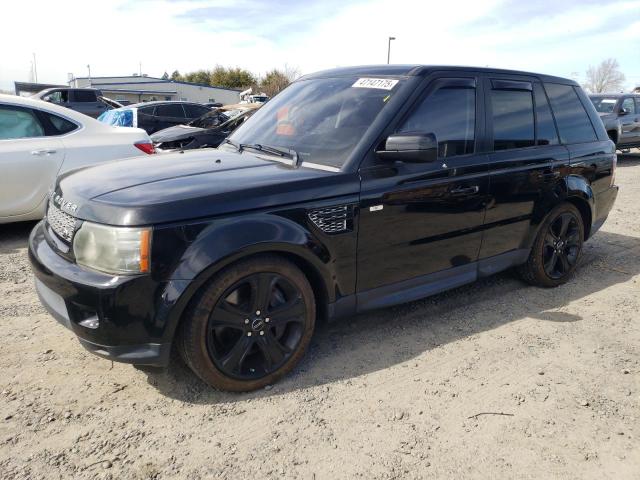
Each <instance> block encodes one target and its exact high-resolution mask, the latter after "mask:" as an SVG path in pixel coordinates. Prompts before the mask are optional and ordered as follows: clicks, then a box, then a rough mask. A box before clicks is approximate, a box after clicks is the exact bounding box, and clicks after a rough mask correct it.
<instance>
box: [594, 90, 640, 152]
mask: <svg viewBox="0 0 640 480" xmlns="http://www.w3.org/2000/svg"><path fill="white" fill-rule="evenodd" d="M589 98H590V99H591V101H592V102H593V105H594V106H595V107H596V110H597V112H598V115H600V119H601V120H602V123H604V128H605V130H606V131H607V134H608V135H609V138H611V140H612V141H613V143H615V144H616V148H619V149H621V150H624V149H628V148H633V147H640V95H633V94H629V93H619V94H615V93H614V94H598V95H589Z"/></svg>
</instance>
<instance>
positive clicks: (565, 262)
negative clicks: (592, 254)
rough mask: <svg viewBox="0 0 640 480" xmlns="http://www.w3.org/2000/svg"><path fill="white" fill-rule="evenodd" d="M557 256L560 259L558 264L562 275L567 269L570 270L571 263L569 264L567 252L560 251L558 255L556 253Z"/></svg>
mask: <svg viewBox="0 0 640 480" xmlns="http://www.w3.org/2000/svg"><path fill="white" fill-rule="evenodd" d="M558 258H559V260H560V265H562V274H563V275H564V274H565V273H567V272H568V271H569V270H571V265H570V264H569V259H568V258H567V254H566V253H564V252H563V253H561V254H560V255H558Z"/></svg>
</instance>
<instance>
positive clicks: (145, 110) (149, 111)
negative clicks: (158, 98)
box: [138, 106, 156, 116]
mask: <svg viewBox="0 0 640 480" xmlns="http://www.w3.org/2000/svg"><path fill="white" fill-rule="evenodd" d="M155 108H156V107H153V106H151V107H141V108H139V109H138V113H139V114H140V113H141V114H143V115H150V116H153V114H154V110H155Z"/></svg>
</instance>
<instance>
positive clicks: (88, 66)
mask: <svg viewBox="0 0 640 480" xmlns="http://www.w3.org/2000/svg"><path fill="white" fill-rule="evenodd" d="M87 70H89V86H91V65H87Z"/></svg>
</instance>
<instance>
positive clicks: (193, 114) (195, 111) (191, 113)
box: [183, 103, 211, 122]
mask: <svg viewBox="0 0 640 480" xmlns="http://www.w3.org/2000/svg"><path fill="white" fill-rule="evenodd" d="M183 107H184V111H185V114H186V119H187V120H186V121H187V122H190V121H192V120H195V119H196V118H200V117H201V116H202V115H204V114H205V113H209V112H210V111H211V109H209V108H207V107H205V106H204V105H194V104H191V103H185V104H184V105H183Z"/></svg>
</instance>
